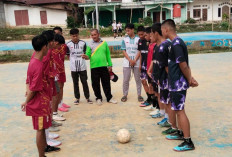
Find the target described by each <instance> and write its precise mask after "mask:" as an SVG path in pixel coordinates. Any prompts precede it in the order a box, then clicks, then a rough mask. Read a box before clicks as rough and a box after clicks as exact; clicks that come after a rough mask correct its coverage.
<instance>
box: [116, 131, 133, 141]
mask: <svg viewBox="0 0 232 157" xmlns="http://www.w3.org/2000/svg"><path fill="white" fill-rule="evenodd" d="M130 138H131V135H130V132H129V131H128V130H127V129H120V130H119V131H118V132H117V139H118V142H120V143H127V142H129V141H130Z"/></svg>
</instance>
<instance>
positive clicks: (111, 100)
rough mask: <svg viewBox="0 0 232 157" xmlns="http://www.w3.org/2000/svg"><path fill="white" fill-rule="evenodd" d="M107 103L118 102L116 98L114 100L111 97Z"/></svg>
mask: <svg viewBox="0 0 232 157" xmlns="http://www.w3.org/2000/svg"><path fill="white" fill-rule="evenodd" d="M108 103H112V104H117V103H118V102H117V100H114V99H113V98H111V99H110V101H109V102H108Z"/></svg>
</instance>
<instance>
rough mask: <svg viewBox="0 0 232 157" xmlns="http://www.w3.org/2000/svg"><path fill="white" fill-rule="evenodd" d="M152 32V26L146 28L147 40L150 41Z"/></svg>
mask: <svg viewBox="0 0 232 157" xmlns="http://www.w3.org/2000/svg"><path fill="white" fill-rule="evenodd" d="M150 34H151V27H147V28H146V29H145V39H146V40H147V41H150V40H151V39H150Z"/></svg>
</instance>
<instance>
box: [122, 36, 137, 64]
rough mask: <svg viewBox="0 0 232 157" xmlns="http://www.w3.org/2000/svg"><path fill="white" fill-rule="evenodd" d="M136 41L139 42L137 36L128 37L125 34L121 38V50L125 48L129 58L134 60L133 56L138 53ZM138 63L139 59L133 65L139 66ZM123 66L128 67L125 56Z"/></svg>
mask: <svg viewBox="0 0 232 157" xmlns="http://www.w3.org/2000/svg"><path fill="white" fill-rule="evenodd" d="M138 43H139V37H138V36H135V37H134V38H130V37H129V36H126V37H125V38H124V39H123V40H122V46H121V50H125V51H126V53H127V55H128V56H129V58H130V59H132V60H135V57H136V56H137V54H138ZM139 64H140V60H139V59H138V60H137V62H136V64H135V66H134V67H139ZM123 67H130V63H129V61H128V60H127V59H126V57H124V59H123Z"/></svg>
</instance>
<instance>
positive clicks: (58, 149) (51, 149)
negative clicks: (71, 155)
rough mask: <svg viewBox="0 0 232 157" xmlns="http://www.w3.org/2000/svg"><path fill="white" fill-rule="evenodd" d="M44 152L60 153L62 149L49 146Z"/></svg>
mask: <svg viewBox="0 0 232 157" xmlns="http://www.w3.org/2000/svg"><path fill="white" fill-rule="evenodd" d="M44 151H45V153H50V152H58V151H60V148H58V147H53V146H49V145H47V147H46V148H45V150H44Z"/></svg>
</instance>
